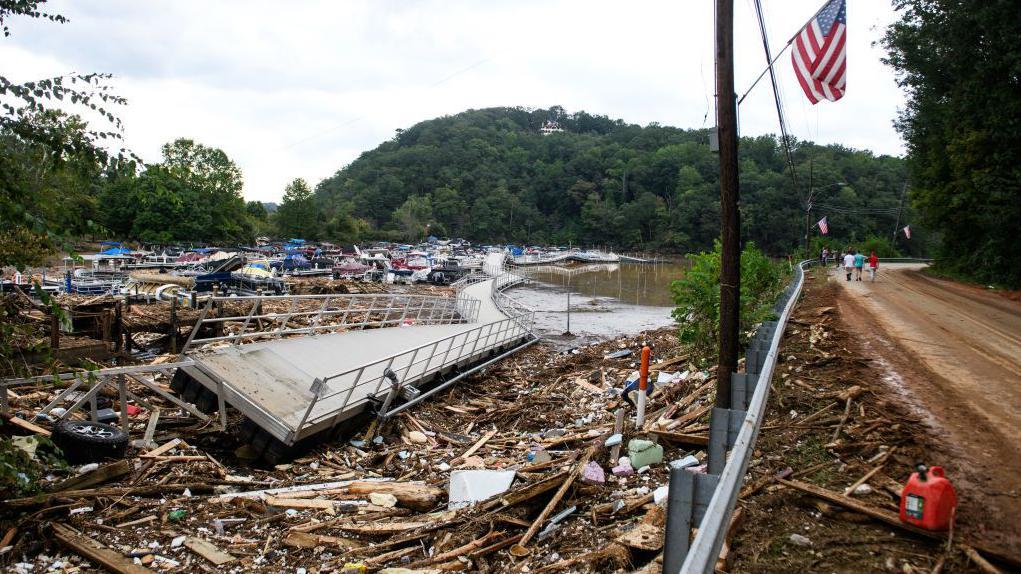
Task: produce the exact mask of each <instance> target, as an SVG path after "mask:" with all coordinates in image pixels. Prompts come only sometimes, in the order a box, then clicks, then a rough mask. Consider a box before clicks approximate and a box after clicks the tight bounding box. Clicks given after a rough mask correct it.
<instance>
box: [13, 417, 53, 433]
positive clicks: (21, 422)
mask: <svg viewBox="0 0 1021 574" xmlns="http://www.w3.org/2000/svg"><path fill="white" fill-rule="evenodd" d="M5 418H6V419H7V422H9V423H11V424H12V425H14V426H16V427H20V428H23V429H25V430H27V431H29V432H34V433H35V434H41V435H43V436H50V435H51V434H52V433H51V432H50V431H48V430H46V429H44V428H43V427H41V426H39V425H34V424H32V423H30V422H28V421H26V420H25V419H22V418H19V417H5Z"/></svg>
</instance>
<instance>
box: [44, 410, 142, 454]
mask: <svg viewBox="0 0 1021 574" xmlns="http://www.w3.org/2000/svg"><path fill="white" fill-rule="evenodd" d="M51 438H52V439H53V444H55V445H57V446H58V447H60V450H61V451H62V452H63V453H64V458H65V459H67V461H68V462H71V463H74V464H85V463H90V462H99V461H101V460H107V459H111V458H124V450H125V449H126V448H127V446H128V433H126V432H124V431H123V430H121V429H120V428H119V427H115V426H113V425H108V424H103V423H94V422H89V421H72V420H62V421H60V422H58V423H57V424H56V426H54V427H53V436H52V437H51Z"/></svg>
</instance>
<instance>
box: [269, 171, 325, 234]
mask: <svg viewBox="0 0 1021 574" xmlns="http://www.w3.org/2000/svg"><path fill="white" fill-rule="evenodd" d="M274 221H275V222H276V226H277V233H278V234H279V235H280V236H281V237H288V238H291V237H293V238H302V239H318V238H319V234H320V233H319V229H320V227H319V218H318V210H317V209H316V204H315V200H314V199H313V198H312V190H311V189H310V188H309V186H308V182H306V181H305V180H304V179H301V178H297V179H295V180H294V181H292V182H291V183H289V184H287V187H286V188H284V199H283V201H282V202H281V203H280V207H278V208H277V211H276V214H275V215H274Z"/></svg>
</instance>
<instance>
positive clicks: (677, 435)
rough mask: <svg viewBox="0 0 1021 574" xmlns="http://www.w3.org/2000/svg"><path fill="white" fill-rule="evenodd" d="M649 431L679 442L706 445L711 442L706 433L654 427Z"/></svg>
mask: <svg viewBox="0 0 1021 574" xmlns="http://www.w3.org/2000/svg"><path fill="white" fill-rule="evenodd" d="M649 433H651V434H654V435H656V436H658V437H660V438H663V439H666V440H668V441H670V442H673V443H677V444H684V445H691V446H706V445H708V444H709V437H708V436H705V435H698V434H688V433H681V432H673V431H666V430H657V429H652V430H650V431H649Z"/></svg>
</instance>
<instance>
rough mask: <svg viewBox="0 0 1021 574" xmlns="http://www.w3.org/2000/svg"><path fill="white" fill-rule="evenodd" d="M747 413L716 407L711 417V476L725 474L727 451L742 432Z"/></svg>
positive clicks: (709, 451) (709, 455)
mask: <svg viewBox="0 0 1021 574" xmlns="http://www.w3.org/2000/svg"><path fill="white" fill-rule="evenodd" d="M746 414H747V413H746V412H745V411H744V410H733V409H724V408H721V407H716V408H714V409H713V410H712V414H711V415H709V449H708V453H707V454H708V457H709V468H708V469H707V472H708V473H709V474H713V475H717V476H719V474H720V473H721V472H723V467H724V466H725V465H726V464H727V451H728V450H730V447H732V446H734V441H736V440H737V434H738V433H739V432H740V431H741V423H742V422H744V417H745V415H746Z"/></svg>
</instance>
